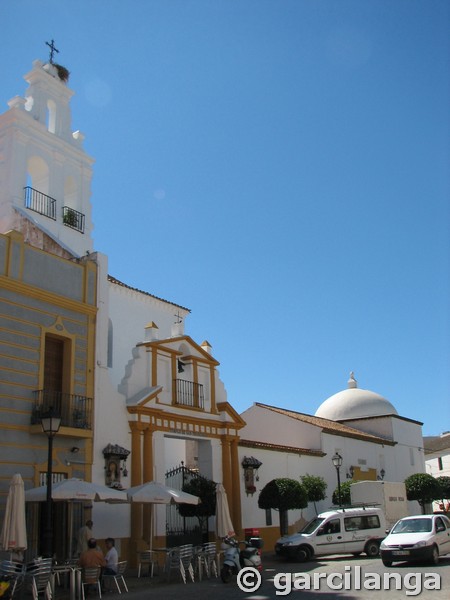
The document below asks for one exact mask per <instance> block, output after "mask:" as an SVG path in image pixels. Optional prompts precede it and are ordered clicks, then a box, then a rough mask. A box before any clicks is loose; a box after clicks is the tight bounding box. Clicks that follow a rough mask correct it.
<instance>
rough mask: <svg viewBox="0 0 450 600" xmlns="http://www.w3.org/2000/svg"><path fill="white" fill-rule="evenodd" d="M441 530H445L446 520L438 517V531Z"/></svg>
mask: <svg viewBox="0 0 450 600" xmlns="http://www.w3.org/2000/svg"><path fill="white" fill-rule="evenodd" d="M439 531H445V525H444V522H443V521H442V519H441V518H440V517H438V518H437V519H436V532H439Z"/></svg>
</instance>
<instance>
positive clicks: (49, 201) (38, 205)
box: [24, 186, 56, 221]
mask: <svg viewBox="0 0 450 600" xmlns="http://www.w3.org/2000/svg"><path fill="white" fill-rule="evenodd" d="M24 192H25V208H29V209H30V210H34V212H37V213H39V214H40V215H44V216H46V217H48V218H49V219H53V220H54V221H56V200H55V199H54V198H51V197H50V196H47V194H43V193H42V192H39V191H38V190H35V189H33V188H32V187H29V186H27V187H25V188H24Z"/></svg>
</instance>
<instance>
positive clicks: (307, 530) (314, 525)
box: [299, 517, 325, 533]
mask: <svg viewBox="0 0 450 600" xmlns="http://www.w3.org/2000/svg"><path fill="white" fill-rule="evenodd" d="M323 521H325V519H321V518H319V517H316V518H315V519H313V520H312V521H310V522H309V523H308V524H307V525H305V527H303V529H301V530H300V531H299V533H312V532H313V531H315V530H316V529H317V528H318V527H319V525H320V524H321V523H322V522H323Z"/></svg>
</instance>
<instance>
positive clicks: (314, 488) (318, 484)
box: [300, 475, 327, 515]
mask: <svg viewBox="0 0 450 600" xmlns="http://www.w3.org/2000/svg"><path fill="white" fill-rule="evenodd" d="M300 479H301V482H302V486H303V488H304V489H305V491H306V496H307V499H308V502H312V503H313V504H314V510H315V511H316V515H317V506H316V502H320V501H321V500H325V498H326V497H327V496H326V494H325V492H326V489H327V482H326V481H325V479H324V478H323V477H318V476H317V475H302V477H300Z"/></svg>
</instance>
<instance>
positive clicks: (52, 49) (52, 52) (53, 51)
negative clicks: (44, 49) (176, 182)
mask: <svg viewBox="0 0 450 600" xmlns="http://www.w3.org/2000/svg"><path fill="white" fill-rule="evenodd" d="M45 43H46V44H47V46H48V47H49V48H50V64H53V55H54V53H55V52H56V53H59V50H58V49H57V48H56V46H55V41H54V40H52V42H51V44H49V43H48V42H45Z"/></svg>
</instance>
